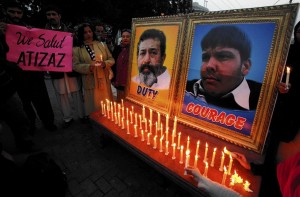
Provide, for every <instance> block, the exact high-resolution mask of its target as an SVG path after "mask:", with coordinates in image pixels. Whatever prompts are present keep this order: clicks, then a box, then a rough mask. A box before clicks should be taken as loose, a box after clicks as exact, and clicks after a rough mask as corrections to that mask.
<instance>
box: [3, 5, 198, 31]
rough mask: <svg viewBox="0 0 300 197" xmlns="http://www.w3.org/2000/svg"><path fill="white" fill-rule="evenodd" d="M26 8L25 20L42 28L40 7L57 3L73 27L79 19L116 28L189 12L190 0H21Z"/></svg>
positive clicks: (43, 21)
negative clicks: (139, 21) (136, 19)
mask: <svg viewBox="0 0 300 197" xmlns="http://www.w3.org/2000/svg"><path fill="white" fill-rule="evenodd" d="M4 1H6V0H0V3H1V4H3V2H4ZM20 1H21V2H24V4H25V5H26V7H27V13H26V22H27V23H28V24H30V25H32V26H33V27H41V28H43V27H44V26H45V23H46V17H45V14H44V13H43V7H44V6H45V5H47V4H55V5H58V6H59V7H60V8H61V9H62V21H63V22H64V23H66V24H67V25H69V26H70V27H74V26H75V25H77V24H79V23H81V22H91V21H97V22H102V23H104V24H108V25H110V26H111V27H112V34H116V32H117V31H118V29H122V28H131V21H132V18H143V17H151V16H161V15H176V14H179V13H185V14H186V13H190V12H192V11H193V10H192V3H193V2H192V0H20Z"/></svg>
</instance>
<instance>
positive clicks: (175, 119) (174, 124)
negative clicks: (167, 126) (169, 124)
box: [173, 116, 177, 136]
mask: <svg viewBox="0 0 300 197" xmlns="http://www.w3.org/2000/svg"><path fill="white" fill-rule="evenodd" d="M176 128H177V117H176V116H175V118H174V123H173V129H174V135H175V136H176Z"/></svg>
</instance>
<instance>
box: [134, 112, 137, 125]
mask: <svg viewBox="0 0 300 197" xmlns="http://www.w3.org/2000/svg"><path fill="white" fill-rule="evenodd" d="M134 120H135V122H134V124H135V125H138V121H137V113H134Z"/></svg>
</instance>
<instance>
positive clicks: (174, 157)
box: [172, 143, 176, 159]
mask: <svg viewBox="0 0 300 197" xmlns="http://www.w3.org/2000/svg"><path fill="white" fill-rule="evenodd" d="M172 146H173V154H172V159H176V156H175V154H176V151H175V150H176V143H173V144H172Z"/></svg>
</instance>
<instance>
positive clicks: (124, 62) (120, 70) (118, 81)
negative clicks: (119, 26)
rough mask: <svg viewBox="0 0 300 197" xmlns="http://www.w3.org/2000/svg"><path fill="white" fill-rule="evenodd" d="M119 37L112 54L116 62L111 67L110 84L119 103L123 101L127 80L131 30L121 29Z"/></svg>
mask: <svg viewBox="0 0 300 197" xmlns="http://www.w3.org/2000/svg"><path fill="white" fill-rule="evenodd" d="M121 36H122V40H121V43H120V45H117V46H116V47H115V48H114V51H113V53H112V55H113V58H114V59H115V60H116V64H115V65H114V66H113V67H112V70H113V71H114V76H115V77H114V78H113V79H112V83H113V85H114V86H115V88H116V89H117V101H118V102H121V99H125V86H126V83H127V78H128V66H129V65H128V64H129V50H130V37H131V30H130V29H123V30H122V31H121Z"/></svg>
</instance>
